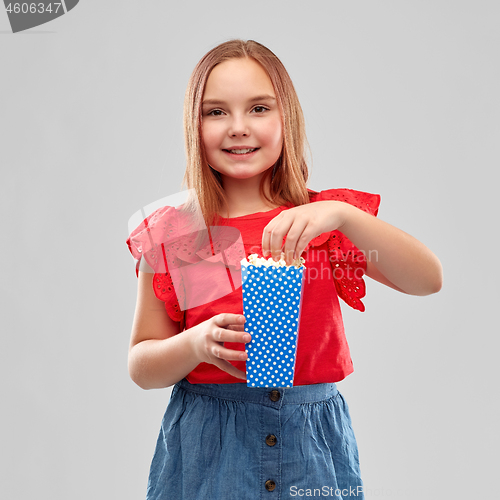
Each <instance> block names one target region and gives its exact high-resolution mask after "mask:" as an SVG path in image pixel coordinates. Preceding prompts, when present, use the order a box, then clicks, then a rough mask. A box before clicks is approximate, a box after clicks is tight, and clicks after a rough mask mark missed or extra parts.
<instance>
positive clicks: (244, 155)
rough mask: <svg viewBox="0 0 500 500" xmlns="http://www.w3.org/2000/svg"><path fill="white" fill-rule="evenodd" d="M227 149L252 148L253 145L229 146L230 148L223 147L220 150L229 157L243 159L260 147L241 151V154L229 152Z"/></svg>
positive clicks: (253, 153)
mask: <svg viewBox="0 0 500 500" xmlns="http://www.w3.org/2000/svg"><path fill="white" fill-rule="evenodd" d="M229 149H254V147H253V146H231V147H230V148H225V149H223V150H222V151H223V152H224V153H225V154H226V155H228V156H229V157H230V158H241V159H242V160H243V159H245V158H250V157H252V156H253V155H255V154H256V153H257V152H258V151H259V149H260V148H256V149H255V151H251V152H250V153H243V154H236V153H230V152H229Z"/></svg>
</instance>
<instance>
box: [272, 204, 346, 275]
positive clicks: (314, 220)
mask: <svg viewBox="0 0 500 500" xmlns="http://www.w3.org/2000/svg"><path fill="white" fill-rule="evenodd" d="M344 207H345V203H343V202H341V201H334V200H324V201H316V202H314V203H307V204H306V205H300V206H298V207H293V208H290V209H288V210H283V211H282V212H281V213H280V214H279V215H277V216H276V217H275V218H274V219H272V220H271V221H270V222H269V224H268V225H267V226H266V227H265V228H264V231H263V233H262V255H263V256H264V257H267V256H268V255H269V253H271V255H272V257H273V259H274V260H275V261H277V260H279V259H280V258H281V252H282V251H283V252H284V253H285V262H286V264H287V265H290V264H291V263H292V261H293V260H294V259H298V258H299V257H300V255H301V254H302V252H303V251H304V250H305V248H306V247H307V245H308V243H309V242H310V241H311V240H312V239H313V238H316V237H317V236H319V235H320V234H323V233H327V232H331V231H335V230H336V229H339V228H341V227H342V226H343V225H344V223H345V220H346V210H344ZM285 236H286V242H285V247H284V248H283V250H281V248H282V245H283V238H284V237H285Z"/></svg>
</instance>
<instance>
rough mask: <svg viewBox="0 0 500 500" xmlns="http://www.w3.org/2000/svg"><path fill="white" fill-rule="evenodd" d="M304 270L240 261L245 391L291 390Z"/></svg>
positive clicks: (301, 268)
mask: <svg viewBox="0 0 500 500" xmlns="http://www.w3.org/2000/svg"><path fill="white" fill-rule="evenodd" d="M245 264H246V265H245ZM304 269H305V268H304V267H299V268H297V267H295V266H283V267H275V266H269V267H266V266H254V265H252V264H250V265H248V264H247V263H246V262H244V261H242V266H241V278H242V289H243V314H244V315H245V318H246V323H245V331H246V332H248V333H249V334H250V335H251V336H252V340H251V342H249V343H248V344H247V345H246V352H247V353H248V359H247V362H246V373H247V386H248V387H293V375H294V370H295V354H296V351H297V334H298V331H299V323H300V310H301V304H302V283H303V279H304Z"/></svg>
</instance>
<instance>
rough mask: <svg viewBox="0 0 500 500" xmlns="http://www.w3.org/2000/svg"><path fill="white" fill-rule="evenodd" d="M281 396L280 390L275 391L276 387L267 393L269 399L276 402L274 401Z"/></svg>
mask: <svg viewBox="0 0 500 500" xmlns="http://www.w3.org/2000/svg"><path fill="white" fill-rule="evenodd" d="M280 397H281V394H280V391H277V390H276V389H274V390H272V391H271V392H270V393H269V399H270V400H271V401H274V402H275V403H276V401H278V399H279V398H280Z"/></svg>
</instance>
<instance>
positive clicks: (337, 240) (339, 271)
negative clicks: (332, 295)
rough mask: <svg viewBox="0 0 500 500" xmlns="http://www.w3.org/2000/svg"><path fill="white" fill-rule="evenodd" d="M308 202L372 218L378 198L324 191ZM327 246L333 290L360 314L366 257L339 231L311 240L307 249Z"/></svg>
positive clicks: (355, 193) (377, 204)
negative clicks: (329, 203) (331, 203)
mask: <svg viewBox="0 0 500 500" xmlns="http://www.w3.org/2000/svg"><path fill="white" fill-rule="evenodd" d="M312 194H313V196H312V197H311V202H313V201H324V200H335V201H342V202H344V203H349V204H350V205H353V206H355V207H357V208H359V209H360V210H363V211H364V212H367V213H369V214H371V215H373V216H376V215H377V214H378V209H379V206H380V195H378V194H371V193H365V192H363V191H355V190H354V189H328V190H326V191H321V192H319V193H312ZM325 242H327V245H328V251H329V254H330V263H331V266H332V272H333V277H334V281H335V288H336V290H337V294H338V296H339V297H340V298H341V299H342V300H343V301H344V302H345V303H346V304H348V305H349V306H351V307H352V308H353V309H357V310H358V311H364V310H365V306H364V304H363V303H362V302H361V299H362V298H363V297H364V296H365V295H366V286H365V281H364V279H363V276H364V275H365V273H366V257H365V255H364V254H363V252H361V251H360V250H358V248H356V246H355V245H354V244H353V243H352V242H351V241H350V240H349V238H347V237H346V236H345V235H343V234H342V233H341V232H340V231H332V232H331V233H323V234H321V235H319V236H318V237H316V238H314V239H312V240H311V241H310V243H309V245H308V247H309V246H319V245H322V244H323V243H325Z"/></svg>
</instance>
